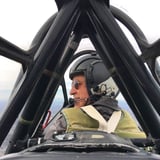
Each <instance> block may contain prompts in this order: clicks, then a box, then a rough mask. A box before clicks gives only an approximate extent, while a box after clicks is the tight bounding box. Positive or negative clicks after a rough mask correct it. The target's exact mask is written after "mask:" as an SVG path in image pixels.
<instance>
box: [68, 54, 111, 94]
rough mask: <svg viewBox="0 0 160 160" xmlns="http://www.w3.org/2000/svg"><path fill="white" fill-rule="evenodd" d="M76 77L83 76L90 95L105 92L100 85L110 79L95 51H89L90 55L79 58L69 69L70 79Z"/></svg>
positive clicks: (103, 87) (104, 88)
mask: <svg viewBox="0 0 160 160" xmlns="http://www.w3.org/2000/svg"><path fill="white" fill-rule="evenodd" d="M83 52H84V51H83ZM86 52H88V51H86ZM76 75H84V76H85V78H86V84H87V89H88V92H89V94H90V95H102V94H104V93H105V92H106V89H107V88H106V87H105V86H104V84H102V85H100V84H101V83H102V82H104V81H106V80H107V79H108V78H109V77H110V74H109V72H108V70H107V69H106V67H105V65H104V64H103V61H102V60H101V58H100V57H99V56H98V55H97V54H96V52H95V51H90V54H87V55H84V56H82V57H80V58H79V59H78V60H77V61H76V62H75V64H74V65H73V66H72V67H71V69H70V73H69V77H70V79H73V77H74V76H76Z"/></svg>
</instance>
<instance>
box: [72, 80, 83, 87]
mask: <svg viewBox="0 0 160 160" xmlns="http://www.w3.org/2000/svg"><path fill="white" fill-rule="evenodd" d="M80 85H81V82H79V81H78V80H73V81H72V87H74V88H75V89H79V86H80Z"/></svg>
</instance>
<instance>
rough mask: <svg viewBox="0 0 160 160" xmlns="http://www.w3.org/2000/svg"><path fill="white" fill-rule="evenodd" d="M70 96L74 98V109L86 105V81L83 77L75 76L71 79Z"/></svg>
mask: <svg viewBox="0 0 160 160" xmlns="http://www.w3.org/2000/svg"><path fill="white" fill-rule="evenodd" d="M70 95H72V96H73V98H74V106H75V107H82V106H85V105H86V103H87V101H88V99H89V94H88V91H87V86H86V80H85V77H84V76H83V75H78V76H75V77H74V78H73V79H72V87H71V90H70Z"/></svg>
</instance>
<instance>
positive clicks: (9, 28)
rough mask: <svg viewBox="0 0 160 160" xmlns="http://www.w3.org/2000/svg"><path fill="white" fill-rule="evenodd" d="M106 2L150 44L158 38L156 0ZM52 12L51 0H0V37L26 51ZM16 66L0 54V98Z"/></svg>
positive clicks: (158, 3) (159, 12)
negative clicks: (127, 19)
mask: <svg viewBox="0 0 160 160" xmlns="http://www.w3.org/2000/svg"><path fill="white" fill-rule="evenodd" d="M110 3H111V4H112V5H114V6H116V7H118V8H120V9H121V10H122V11H124V12H125V13H127V14H128V15H129V16H130V17H131V18H132V19H133V20H134V21H135V22H136V23H137V24H138V26H139V27H140V28H141V29H142V30H143V32H144V34H145V35H146V37H147V39H148V41H149V42H150V43H153V42H154V41H156V40H157V39H158V38H160V29H159V28H160V20H159V17H158V16H159V15H160V9H159V6H160V0H152V1H149V0H148V1H146V0H111V1H110ZM55 12H57V7H56V4H55V1H54V0H0V36H1V37H3V38H5V39H6V40H8V41H10V42H11V43H13V44H15V45H17V46H19V47H20V48H22V49H24V50H27V49H28V48H29V46H30V44H31V42H32V40H33V38H34V36H35V35H36V33H37V32H38V30H39V28H40V27H41V26H42V25H43V24H44V23H45V21H46V20H47V19H48V18H49V17H50V16H51V15H53V14H54V13H55ZM85 44H88V42H85ZM89 45H90V44H89ZM89 45H88V46H89ZM19 69H20V65H19V64H17V63H15V62H10V60H7V59H6V58H4V57H2V56H0V77H1V78H0V101H1V100H4V99H7V98H8V90H9V89H10V88H11V86H13V84H14V81H15V78H16V76H17V74H18V71H19Z"/></svg>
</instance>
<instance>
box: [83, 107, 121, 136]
mask: <svg viewBox="0 0 160 160" xmlns="http://www.w3.org/2000/svg"><path fill="white" fill-rule="evenodd" d="M81 109H82V110H83V111H85V112H86V113H87V114H88V115H89V116H90V117H92V118H93V119H96V120H97V121H98V122H99V128H98V130H101V131H105V132H107V133H112V132H114V131H115V129H116V127H117V125H118V122H119V120H120V118H121V111H114V112H113V113H112V115H111V117H110V119H109V120H108V121H106V120H105V119H104V118H103V116H102V115H101V114H100V113H99V112H98V111H97V110H96V109H95V108H94V107H93V106H92V105H88V106H85V107H81Z"/></svg>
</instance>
